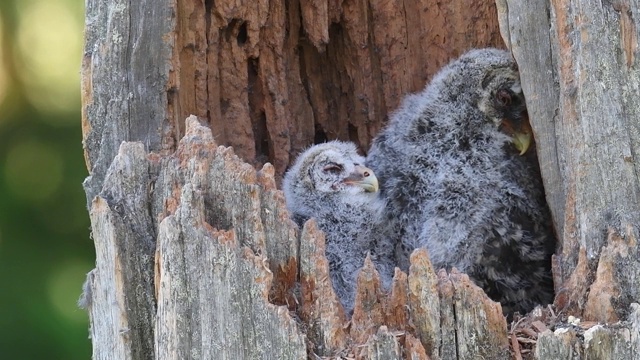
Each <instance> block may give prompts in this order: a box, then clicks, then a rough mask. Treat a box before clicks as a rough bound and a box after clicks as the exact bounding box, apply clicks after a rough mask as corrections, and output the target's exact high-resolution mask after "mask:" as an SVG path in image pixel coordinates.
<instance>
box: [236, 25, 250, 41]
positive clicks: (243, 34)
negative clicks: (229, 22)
mask: <svg viewBox="0 0 640 360" xmlns="http://www.w3.org/2000/svg"><path fill="white" fill-rule="evenodd" d="M248 38H249V35H248V34H247V22H246V21H245V22H243V23H242V24H240V28H239V29H238V36H237V37H236V39H237V40H238V45H244V43H246V42H247V40H248Z"/></svg>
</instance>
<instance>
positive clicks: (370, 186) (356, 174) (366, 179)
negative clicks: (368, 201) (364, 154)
mask: <svg viewBox="0 0 640 360" xmlns="http://www.w3.org/2000/svg"><path fill="white" fill-rule="evenodd" d="M342 182H343V183H345V184H349V185H356V186H360V187H361V188H363V189H364V191H366V192H372V193H374V192H378V190H379V187H378V178H376V175H375V174H374V173H373V170H371V169H369V168H368V167H365V166H361V165H356V167H355V170H354V171H353V172H352V173H351V174H350V175H349V176H347V177H346V178H345V179H344V180H343V181H342Z"/></svg>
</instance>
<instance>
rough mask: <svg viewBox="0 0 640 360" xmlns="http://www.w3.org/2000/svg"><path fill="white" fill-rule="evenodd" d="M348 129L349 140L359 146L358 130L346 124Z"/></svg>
mask: <svg viewBox="0 0 640 360" xmlns="http://www.w3.org/2000/svg"><path fill="white" fill-rule="evenodd" d="M347 126H348V129H349V140H350V141H352V142H354V143H356V144H359V143H360V142H359V141H358V128H357V127H355V126H353V125H352V124H348V125H347Z"/></svg>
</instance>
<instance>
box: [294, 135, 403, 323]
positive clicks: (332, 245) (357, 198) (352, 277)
mask: <svg viewBox="0 0 640 360" xmlns="http://www.w3.org/2000/svg"><path fill="white" fill-rule="evenodd" d="M283 190H284V194H285V198H286V202H287V208H288V209H289V211H290V212H291V215H292V217H293V218H294V220H296V221H297V222H298V223H299V224H300V225H302V223H303V222H304V221H306V220H307V219H309V218H312V217H313V218H315V219H316V221H317V223H318V226H319V228H320V229H321V230H322V231H323V232H324V233H325V235H326V256H327V259H328V261H329V270H330V274H331V281H332V284H333V287H334V289H335V290H336V294H337V295H338V297H339V298H340V301H341V303H342V304H343V306H344V307H345V310H346V311H347V312H350V311H351V310H352V309H353V302H354V298H355V286H356V279H357V273H358V270H359V269H360V268H361V267H362V265H363V263H364V259H365V258H366V256H367V254H371V256H372V260H373V261H374V264H376V267H377V269H378V271H379V272H380V275H381V279H382V282H383V285H385V286H388V285H389V284H390V282H391V277H392V276H393V269H394V264H393V258H392V251H393V247H392V246H391V245H390V244H387V243H386V242H385V241H384V239H381V238H379V237H378V236H377V234H379V233H380V231H379V227H380V226H381V224H382V222H381V219H382V211H383V209H384V202H383V201H382V200H381V199H380V197H379V193H378V180H377V178H376V176H375V174H374V173H373V171H371V170H370V169H368V168H366V167H365V166H364V158H363V157H362V156H361V155H359V154H358V152H357V149H356V146H355V145H354V144H353V143H348V142H341V141H331V142H328V143H324V144H318V145H314V146H312V147H311V148H309V149H307V150H306V151H305V152H303V153H302V154H300V156H298V158H297V159H296V161H295V162H294V164H293V165H292V166H291V168H290V169H289V170H288V171H287V173H286V174H285V177H284V181H283Z"/></svg>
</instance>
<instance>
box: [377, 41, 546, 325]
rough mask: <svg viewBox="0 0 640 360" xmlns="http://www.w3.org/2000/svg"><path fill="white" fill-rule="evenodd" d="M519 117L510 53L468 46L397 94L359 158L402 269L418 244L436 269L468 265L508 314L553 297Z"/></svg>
mask: <svg viewBox="0 0 640 360" xmlns="http://www.w3.org/2000/svg"><path fill="white" fill-rule="evenodd" d="M525 116H526V109H525V103H524V97H523V94H522V89H521V86H520V80H519V75H518V72H517V68H516V64H515V62H514V61H513V60H512V58H511V56H510V54H509V53H508V52H506V51H502V50H498V49H479V50H472V51H470V52H468V53H466V54H464V55H463V56H461V57H460V58H459V59H457V60H455V61H453V62H451V63H450V64H449V65H447V66H445V67H444V68H443V69H442V70H441V71H440V72H439V73H437V74H436V75H435V76H434V78H433V80H432V81H431V83H430V84H429V85H427V86H426V87H425V89H424V90H423V91H422V92H419V93H416V94H413V95H410V96H408V97H407V98H406V99H405V100H404V102H403V104H402V105H401V106H400V108H399V109H398V110H397V111H396V112H395V113H394V114H392V115H391V117H390V120H389V123H388V125H387V127H386V128H385V129H384V130H383V131H382V132H381V133H380V134H379V135H378V136H377V137H376V138H375V140H374V142H373V145H372V148H371V150H370V152H369V155H368V157H367V166H369V167H371V168H372V169H373V170H374V171H375V173H376V175H377V176H378V178H379V179H380V183H381V196H382V197H383V198H384V199H385V200H386V201H387V203H388V205H387V212H386V213H387V216H388V220H389V222H391V223H392V228H393V231H392V233H393V234H390V236H394V237H395V241H396V242H397V244H399V249H398V254H397V255H398V261H399V265H400V267H401V268H402V269H403V270H406V269H407V268H408V265H409V263H408V257H409V254H410V252H411V251H413V250H414V249H416V248H418V247H424V248H426V249H427V250H428V252H429V255H430V257H431V261H432V262H433V265H434V267H436V268H447V269H450V268H452V267H456V268H457V269H458V270H460V271H463V272H465V273H467V274H468V275H469V276H470V277H471V278H472V279H473V280H474V281H475V282H476V283H477V284H478V285H479V286H481V287H482V288H483V289H484V290H485V292H486V293H487V294H488V295H489V297H491V298H492V299H494V300H496V301H499V302H501V303H502V306H503V310H504V311H505V313H507V314H511V313H512V312H514V311H519V312H521V313H525V312H528V311H529V310H531V309H532V308H533V307H534V306H535V305H536V304H548V303H549V302H551V301H552V300H553V282H552V278H551V270H550V267H551V255H552V254H553V251H554V248H555V238H554V235H553V231H552V225H551V220H550V214H549V211H548V208H547V205H546V202H545V198H544V190H543V187H542V181H541V178H540V174H539V172H538V171H539V170H538V167H537V166H538V165H537V164H534V163H533V162H532V161H531V160H530V159H531V157H526V156H520V155H521V154H524V153H525V152H526V151H527V147H528V145H529V143H530V140H531V139H530V137H528V136H524V135H523V134H522V133H521V132H520V131H519V130H518V129H519V128H520V127H521V125H522V123H523V122H524V121H526V118H525ZM529 135H530V134H529ZM515 147H517V148H518V151H516V149H515ZM533 159H535V157H534V158H533Z"/></svg>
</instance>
